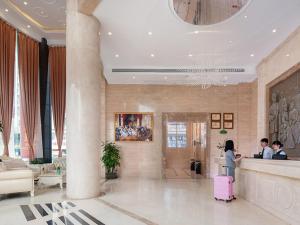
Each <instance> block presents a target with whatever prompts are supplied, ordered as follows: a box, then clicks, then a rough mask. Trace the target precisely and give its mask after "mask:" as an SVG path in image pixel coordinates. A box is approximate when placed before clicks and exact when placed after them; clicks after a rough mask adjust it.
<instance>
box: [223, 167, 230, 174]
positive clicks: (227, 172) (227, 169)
mask: <svg viewBox="0 0 300 225" xmlns="http://www.w3.org/2000/svg"><path fill="white" fill-rule="evenodd" d="M223 167H224V168H226V176H228V175H229V166H223Z"/></svg>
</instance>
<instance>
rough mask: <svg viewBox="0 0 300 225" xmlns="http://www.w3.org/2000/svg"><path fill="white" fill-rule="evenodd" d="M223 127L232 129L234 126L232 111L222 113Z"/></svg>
mask: <svg viewBox="0 0 300 225" xmlns="http://www.w3.org/2000/svg"><path fill="white" fill-rule="evenodd" d="M223 128H224V129H233V128H234V115H233V113H223Z"/></svg>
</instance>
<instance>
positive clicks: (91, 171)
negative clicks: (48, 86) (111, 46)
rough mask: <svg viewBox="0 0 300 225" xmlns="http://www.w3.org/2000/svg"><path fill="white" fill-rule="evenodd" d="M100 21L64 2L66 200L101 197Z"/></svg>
mask: <svg viewBox="0 0 300 225" xmlns="http://www.w3.org/2000/svg"><path fill="white" fill-rule="evenodd" d="M99 28H100V23H99V21H98V20H97V19H96V18H94V17H93V16H89V15H85V14H82V13H80V12H79V3H78V0H67V34H66V47H67V105H66V114H67V115H66V119H67V121H66V122H67V124H66V125H67V196H68V198H71V199H85V198H93V197H96V196H98V195H99V193H100V150H101V141H100V131H101V124H100V115H99V112H100V111H101V104H100V92H101V69H102V68H101V62H100V39H99Z"/></svg>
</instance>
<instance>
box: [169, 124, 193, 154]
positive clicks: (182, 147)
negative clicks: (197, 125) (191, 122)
mask: <svg viewBox="0 0 300 225" xmlns="http://www.w3.org/2000/svg"><path fill="white" fill-rule="evenodd" d="M169 125H173V126H175V146H170V142H169V137H170V135H169V130H170V129H169ZM181 125H184V126H185V134H184V135H180V134H179V132H180V131H182V130H180V129H179V128H178V127H179V126H181ZM187 129H188V126H187V123H186V122H177V121H176V122H167V148H170V149H186V148H187V147H188V143H187ZM180 136H185V143H184V146H183V145H179V144H178V143H179V137H180Z"/></svg>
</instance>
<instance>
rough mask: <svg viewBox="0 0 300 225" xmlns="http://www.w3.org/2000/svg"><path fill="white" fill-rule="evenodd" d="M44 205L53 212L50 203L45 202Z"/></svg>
mask: <svg viewBox="0 0 300 225" xmlns="http://www.w3.org/2000/svg"><path fill="white" fill-rule="evenodd" d="M46 206H47V207H48V208H49V209H50V210H51V212H53V206H52V203H46Z"/></svg>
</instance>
